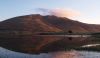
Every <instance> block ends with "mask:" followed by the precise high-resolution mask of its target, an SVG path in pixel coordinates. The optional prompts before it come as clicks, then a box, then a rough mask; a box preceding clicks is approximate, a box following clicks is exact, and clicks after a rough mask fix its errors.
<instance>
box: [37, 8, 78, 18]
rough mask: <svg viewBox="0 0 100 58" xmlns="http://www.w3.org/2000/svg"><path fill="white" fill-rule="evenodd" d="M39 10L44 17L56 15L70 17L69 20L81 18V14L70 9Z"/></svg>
mask: <svg viewBox="0 0 100 58" xmlns="http://www.w3.org/2000/svg"><path fill="white" fill-rule="evenodd" d="M37 10H38V11H39V12H40V14H42V15H55V16H58V17H68V18H72V17H76V16H80V12H78V11H76V10H73V9H70V8H67V9H65V8H55V9H46V8H38V9H37Z"/></svg>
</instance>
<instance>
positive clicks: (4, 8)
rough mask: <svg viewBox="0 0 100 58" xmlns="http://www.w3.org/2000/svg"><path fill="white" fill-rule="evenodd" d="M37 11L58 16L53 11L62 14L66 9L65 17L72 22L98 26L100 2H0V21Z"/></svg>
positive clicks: (82, 0)
mask: <svg viewBox="0 0 100 58" xmlns="http://www.w3.org/2000/svg"><path fill="white" fill-rule="evenodd" d="M38 9H48V10H50V11H52V13H53V14H58V13H54V12H53V10H55V11H56V10H57V11H58V10H60V12H63V13H64V11H65V9H66V10H67V11H65V13H67V14H65V15H67V16H68V18H70V19H72V20H77V21H81V22H84V23H89V24H100V0H0V21H3V20H6V19H9V18H12V17H16V16H22V15H29V14H36V13H39V12H40V11H39V10H38ZM63 13H60V14H63ZM72 13H74V15H72ZM69 14H70V15H71V16H69ZM77 14H78V15H77ZM63 15H64V14H63ZM57 16H58V15H57Z"/></svg>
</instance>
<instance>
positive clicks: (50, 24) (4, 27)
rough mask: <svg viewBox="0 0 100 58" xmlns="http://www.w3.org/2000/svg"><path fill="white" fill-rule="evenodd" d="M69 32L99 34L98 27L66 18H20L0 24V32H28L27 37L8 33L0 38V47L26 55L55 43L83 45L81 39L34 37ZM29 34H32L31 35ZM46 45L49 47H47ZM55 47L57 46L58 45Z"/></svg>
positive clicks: (30, 16)
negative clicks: (45, 33) (40, 34)
mask: <svg viewBox="0 0 100 58" xmlns="http://www.w3.org/2000/svg"><path fill="white" fill-rule="evenodd" d="M69 30H71V31H72V32H73V33H75V32H100V26H99V25H93V24H85V23H81V22H78V21H74V20H70V19H68V18H60V17H56V16H41V15H26V16H20V17H15V18H11V19H8V20H5V21H2V22H0V31H10V32H11V31H29V33H28V32H26V35H27V36H25V37H24V36H23V35H19V34H18V35H17V36H14V35H11V34H12V33H8V34H9V35H8V36H5V38H0V45H1V46H2V47H5V48H8V49H12V50H15V51H21V52H27V53H34V52H35V51H36V52H37V51H40V50H41V49H42V48H43V47H46V49H47V48H48V47H52V45H51V44H54V43H57V42H58V41H61V43H62V44H63V43H66V44H65V45H66V46H68V45H67V42H71V43H72V44H70V45H74V43H80V42H81V44H80V45H83V42H84V40H81V39H76V40H74V41H70V40H69V39H66V40H64V39H63V38H64V37H62V38H59V37H51V38H50V37H42V38H41V37H35V36H34V35H35V34H36V33H37V32H68V31H69ZM30 32H32V34H31V33H30ZM16 33H17V32H14V34H16ZM29 34H31V35H29ZM9 37H12V38H9ZM17 37H18V38H17ZM77 41H78V42H77ZM47 45H50V46H48V47H47ZM55 45H58V46H59V43H58V44H55ZM75 45H78V44H75ZM57 49H58V48H57ZM43 50H44V49H43Z"/></svg>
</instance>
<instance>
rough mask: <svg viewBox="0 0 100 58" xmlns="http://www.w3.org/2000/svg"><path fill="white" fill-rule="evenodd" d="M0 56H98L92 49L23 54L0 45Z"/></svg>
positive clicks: (99, 55)
mask: <svg viewBox="0 0 100 58" xmlns="http://www.w3.org/2000/svg"><path fill="white" fill-rule="evenodd" d="M0 58H100V53H99V52H93V51H89V52H88V51H76V50H71V51H59V52H52V53H41V54H37V55H35V54H24V53H19V52H13V51H10V50H7V49H4V48H2V47H0Z"/></svg>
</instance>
